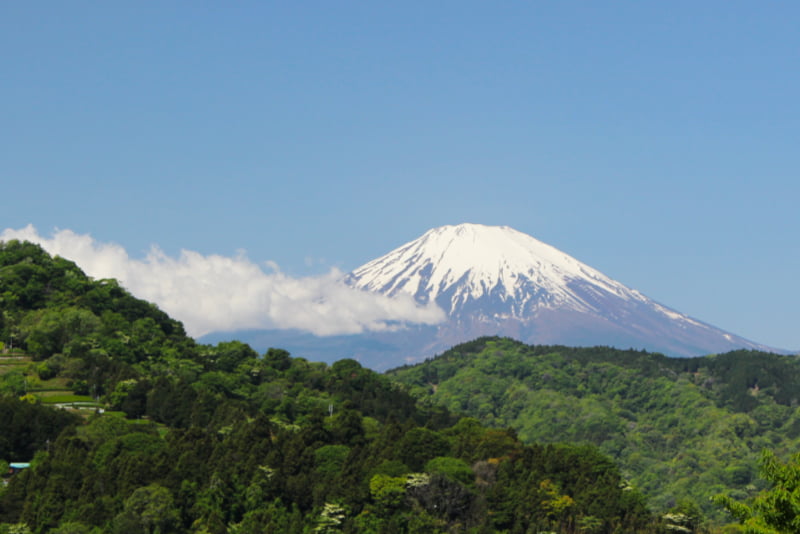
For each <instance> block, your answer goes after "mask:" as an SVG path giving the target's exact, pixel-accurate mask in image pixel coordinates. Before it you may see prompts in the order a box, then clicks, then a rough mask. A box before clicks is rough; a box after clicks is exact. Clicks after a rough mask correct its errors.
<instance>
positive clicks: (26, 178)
mask: <svg viewBox="0 0 800 534" xmlns="http://www.w3.org/2000/svg"><path fill="white" fill-rule="evenodd" d="M798 20H800V6H798V4H796V3H793V2H769V3H763V2H762V3H755V2H736V1H724V2H723V1H707V2H688V1H687V2H682V1H676V2H638V1H636V2H634V1H631V2H588V1H584V2H570V1H564V2H469V1H459V2H399V3H398V2H395V3H392V5H389V3H382V2H370V3H368V2H237V3H235V5H234V7H231V4H230V3H227V4H225V5H223V4H220V3H217V4H212V3H205V2H177V1H176V2H158V3H141V2H139V3H128V4H123V3H117V2H39V3H16V4H11V3H6V4H5V5H3V6H2V7H0V47H2V50H3V51H4V53H3V54H2V55H0V72H2V73H3V75H2V79H3V82H2V83H0V102H2V104H1V105H0V121H2V124H3V125H4V127H3V128H0V173H1V174H0V176H2V192H3V194H2V199H3V208H2V212H0V213H1V214H2V215H0V230H2V229H16V230H19V229H22V228H24V227H25V226H27V225H29V224H32V225H33V226H34V227H35V229H36V230H37V231H38V234H39V235H41V236H44V237H47V238H51V237H52V236H54V235H55V233H54V232H55V231H56V229H61V230H71V231H72V232H74V233H75V234H77V235H81V236H91V238H92V239H93V240H94V243H95V246H100V244H108V245H109V246H110V245H111V244H113V245H114V246H118V247H121V248H123V249H124V250H125V251H126V253H127V260H129V261H139V262H140V263H141V262H144V263H147V262H148V261H150V260H148V259H147V257H148V256H147V255H148V251H150V250H151V247H152V246H157V247H158V248H159V249H160V251H162V252H163V256H164V257H166V258H168V259H169V258H171V259H173V260H175V259H177V258H179V257H180V253H181V250H186V251H192V252H193V253H197V254H199V255H200V257H201V258H209V257H211V256H214V257H215V258H216V257H219V258H233V259H234V261H235V259H236V258H238V259H240V260H241V259H242V257H243V256H242V254H244V255H245V257H246V258H247V260H248V261H249V262H252V263H253V264H256V265H259V266H261V265H263V264H264V262H267V261H271V262H274V263H275V264H277V266H279V268H280V271H281V273H283V276H285V277H286V278H287V279H291V280H298V279H300V280H306V281H308V280H310V278H307V277H313V276H321V277H325V276H328V273H329V271H330V270H331V269H332V268H336V269H339V270H341V271H348V270H350V269H353V268H355V267H357V266H359V265H360V264H362V263H364V262H366V261H368V260H370V259H373V258H374V257H377V256H379V255H381V254H384V253H386V252H388V251H389V250H391V249H393V248H395V247H396V246H398V245H400V244H402V243H405V242H407V241H410V240H412V239H414V238H416V237H418V236H419V235H420V234H422V233H423V232H424V231H426V230H427V229H429V228H432V227H435V226H440V225H444V224H457V223H460V222H476V223H483V224H490V225H495V224H497V225H509V226H512V227H514V228H516V229H517V230H520V231H523V232H525V233H528V234H530V235H533V236H534V237H536V238H538V239H540V240H542V241H545V242H547V243H549V244H551V245H553V246H555V247H557V248H559V249H561V250H563V251H565V252H567V253H569V254H571V255H573V256H575V257H576V258H577V259H579V260H581V261H583V262H585V263H588V264H589V265H591V266H593V267H595V268H597V269H599V270H601V271H603V272H604V273H606V274H608V275H609V276H611V277H613V278H615V279H617V280H619V281H621V282H622V283H624V284H626V285H628V286H630V287H633V288H635V289H638V290H640V291H641V292H643V293H645V294H646V295H648V296H650V297H651V298H654V299H656V300H658V301H660V302H662V303H664V304H666V305H668V306H670V307H673V308H675V309H678V310H680V311H681V312H684V313H687V314H689V315H692V316H694V317H697V318H699V319H701V320H704V321H706V322H709V323H712V324H714V325H716V326H719V327H721V328H723V329H726V330H729V331H732V332H734V333H736V334H739V335H742V336H744V337H747V338H750V339H753V340H755V341H758V342H762V343H765V344H770V345H773V346H777V347H782V348H789V349H798V348H800V330H798V328H797V325H798V323H800V312H798V306H797V302H798V301H800V284H798V283H797V273H798V272H800V247H798V238H797V230H798V229H799V228H800V214H799V212H798V207H797V199H798V198H800V185H799V184H800V181H798V179H797V175H798V171H799V170H800V150H797V148H796V146H797V142H798V133H799V132H800V106H798V104H797V95H798V94H800V68H798V67H799V66H800V62H799V61H798V59H800V34H799V33H798V32H797V27H796V26H797V21H798ZM242 251H243V252H242ZM62 253H64V252H63V249H62ZM64 255H67V254H65V253H64ZM162 260H163V258H162ZM164 261H166V260H164ZM175 261H177V260H175ZM187 261H188V260H187ZM162 263H163V262H162ZM162 266H163V265H162ZM245 270H246V269H245ZM267 270H268V271H269V269H268V268H267ZM159 272H163V270H162V271H159ZM188 273H189V271H187V276H188ZM164 283H165V284H166V283H168V282H166V281H165V282H164ZM132 285H133V286H135V284H132ZM174 298H179V297H178V296H174ZM165 307H166V306H165ZM167 308H168V307H167ZM168 311H170V309H168Z"/></svg>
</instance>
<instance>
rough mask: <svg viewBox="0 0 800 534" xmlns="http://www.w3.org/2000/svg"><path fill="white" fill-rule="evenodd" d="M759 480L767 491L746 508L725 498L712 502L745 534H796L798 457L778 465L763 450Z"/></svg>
mask: <svg viewBox="0 0 800 534" xmlns="http://www.w3.org/2000/svg"><path fill="white" fill-rule="evenodd" d="M761 476H762V477H763V478H764V479H766V480H767V481H768V482H769V483H770V485H771V487H769V488H767V489H765V490H763V491H762V492H760V493H759V494H758V495H756V496H755V497H754V498H753V499H752V502H751V503H750V504H745V503H742V502H738V501H736V500H734V499H732V498H731V497H729V496H727V495H718V496H716V497H715V498H714V500H715V502H717V504H720V505H721V506H723V507H725V509H727V510H728V512H730V514H731V515H732V516H733V517H735V518H736V519H737V520H738V521H739V522H740V523H741V524H742V526H743V527H744V532H745V533H746V534H783V533H786V534H788V533H795V532H800V453H798V454H795V455H794V456H792V458H791V459H790V460H789V461H788V462H786V463H783V462H781V461H780V460H779V459H778V458H777V457H776V456H775V453H773V452H772V451H769V450H764V452H763V453H762V455H761Z"/></svg>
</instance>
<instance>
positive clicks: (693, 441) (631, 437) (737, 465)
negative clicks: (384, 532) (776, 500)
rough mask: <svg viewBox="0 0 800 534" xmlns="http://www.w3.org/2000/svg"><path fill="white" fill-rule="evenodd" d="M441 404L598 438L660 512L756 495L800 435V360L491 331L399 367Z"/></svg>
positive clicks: (548, 436) (713, 510) (527, 426)
mask: <svg viewBox="0 0 800 534" xmlns="http://www.w3.org/2000/svg"><path fill="white" fill-rule="evenodd" d="M389 375H390V376H391V377H392V378H394V379H395V380H398V381H401V382H403V383H404V384H406V385H407V386H408V387H409V388H410V391H411V392H412V394H414V395H415V396H416V397H417V398H419V399H421V400H423V401H425V402H427V403H429V404H430V405H435V406H442V407H445V408H447V409H449V410H452V411H454V412H457V413H464V414H468V415H471V416H473V417H476V418H477V419H478V420H480V421H481V422H483V423H484V424H488V425H491V426H499V427H511V428H514V429H515V430H516V431H517V432H518V434H519V436H520V437H521V438H522V439H523V441H525V442H540V443H541V442H544V443H550V442H571V443H586V444H593V445H596V446H598V447H599V448H600V450H601V451H603V452H604V453H605V454H607V455H608V456H610V457H611V458H612V459H614V461H615V462H617V463H618V465H620V468H621V470H622V473H623V474H624V475H625V477H627V478H629V479H630V481H631V483H632V484H633V485H634V486H635V487H637V488H638V489H640V490H641V491H643V492H644V493H645V494H646V495H647V496H648V497H649V501H650V503H651V505H652V506H653V507H654V508H655V509H657V510H666V509H668V508H670V507H671V506H674V505H675V504H676V503H678V502H680V501H682V500H686V499H689V500H691V501H692V502H695V503H697V504H698V505H699V506H701V507H702V508H703V509H704V510H705V512H706V513H708V514H711V515H713V516H715V517H717V518H718V519H724V517H725V516H724V515H723V514H722V513H721V511H719V509H718V507H716V506H714V504H713V503H711V502H710V501H709V498H710V497H711V496H713V495H714V494H716V493H718V492H720V491H722V490H723V489H724V488H734V489H735V493H734V494H735V495H736V496H738V497H739V498H744V497H747V496H749V495H753V494H754V493H755V492H757V491H758V490H759V489H760V488H761V485H762V482H760V481H759V480H758V458H759V456H760V454H761V451H762V450H763V449H765V448H770V449H774V450H776V451H777V452H778V453H779V454H780V455H782V456H786V455H788V454H789V453H792V452H794V451H796V450H798V449H797V447H798V445H799V444H800V441H798V440H799V439H800V412H798V408H797V404H798V400H800V363H799V362H798V360H797V358H796V357H791V356H779V355H775V354H767V353H760V352H752V351H736V352H731V353H727V354H719V355H713V356H706V357H701V358H668V357H665V356H662V355H660V354H649V353H646V352H644V351H633V350H617V349H612V348H609V347H593V348H570V347H561V346H529V345H525V344H522V343H519V342H517V341H513V340H510V339H504V338H503V339H501V338H481V339H478V340H476V341H474V342H471V343H467V344H463V345H459V346H457V347H454V348H453V349H451V350H449V351H447V352H445V353H444V354H442V355H441V356H439V357H437V358H435V359H432V360H429V361H428V362H425V363H424V364H421V365H418V366H415V367H406V368H400V369H396V370H394V371H390V372H389Z"/></svg>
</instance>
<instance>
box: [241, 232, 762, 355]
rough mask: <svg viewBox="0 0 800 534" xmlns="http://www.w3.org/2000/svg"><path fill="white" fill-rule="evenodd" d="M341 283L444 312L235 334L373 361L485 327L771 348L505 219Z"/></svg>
mask: <svg viewBox="0 0 800 534" xmlns="http://www.w3.org/2000/svg"><path fill="white" fill-rule="evenodd" d="M345 283H347V284H349V285H351V286H352V287H354V288H357V289H360V290H362V291H368V292H375V293H380V294H382V295H386V296H389V297H397V296H400V295H403V294H405V295H410V296H411V297H413V298H414V299H415V300H416V302H417V303H418V304H419V305H421V306H425V305H430V304H431V303H435V304H436V305H438V306H439V307H440V308H441V309H442V310H444V312H445V313H446V315H447V319H446V320H445V321H444V322H442V323H440V324H437V325H432V326H431V325H399V326H398V327H397V328H396V329H395V330H394V331H383V332H366V333H363V334H356V335H344V336H329V337H318V336H314V335H312V334H309V333H304V332H299V331H276V330H271V331H257V332H256V331H251V332H238V333H237V335H238V338H239V339H241V340H242V341H246V342H248V343H250V344H251V345H253V347H254V348H256V349H265V348H266V347H267V346H278V347H282V348H285V349H287V350H289V351H290V352H292V353H293V354H294V355H295V356H302V357H305V358H308V359H313V360H326V361H332V360H336V359H341V358H347V357H350V358H356V359H358V360H360V361H361V362H362V363H363V364H364V365H366V366H368V367H373V368H375V369H379V370H383V369H386V368H389V367H394V366H398V365H402V364H405V363H413V362H417V361H422V360H424V359H425V358H428V357H431V356H433V355H435V354H436V353H439V352H442V351H443V350H446V349H448V348H450V347H452V346H453V345H456V344H458V343H461V342H464V341H469V340H472V339H475V338H477V337H480V336H484V335H500V336H508V337H512V338H515V339H518V340H520V341H523V342H525V343H535V344H561V345H571V346H589V345H610V346H616V347H619V348H629V347H632V348H637V349H639V348H641V349H647V350H650V351H657V352H663V353H665V354H668V355H672V356H698V355H702V354H709V353H716V352H724V351H729V350H734V349H740V348H746V349H755V350H763V351H775V349H772V348H770V347H766V346H764V345H760V344H758V343H754V342H752V341H748V340H746V339H743V338H741V337H738V336H735V335H733V334H730V333H728V332H725V331H722V330H720V329H718V328H716V327H714V326H711V325H709V324H706V323H703V322H701V321H698V320H696V319H693V318H691V317H688V316H686V315H684V314H682V313H680V312H678V311H675V310H673V309H670V308H668V307H666V306H663V305H661V304H659V303H657V302H654V301H653V300H651V299H649V298H648V297H646V296H645V295H643V294H641V293H639V292H638V291H636V290H634V289H630V288H628V287H626V286H624V285H623V284H621V283H619V282H617V281H615V280H613V279H611V278H609V277H608V276H606V275H605V274H603V273H601V272H599V271H597V270H596V269H593V268H592V267H589V266H588V265H585V264H583V263H581V262H580V261H578V260H576V259H575V258H573V257H571V256H569V255H567V254H565V253H564V252H561V251H559V250H558V249H556V248H554V247H552V246H550V245H547V244H545V243H542V242H541V241H538V240H536V239H535V238H533V237H531V236H529V235H526V234H523V233H521V232H518V231H516V230H514V229H512V228H509V227H506V226H484V225H479V224H459V225H455V226H443V227H440V228H434V229H432V230H429V231H428V232H426V233H425V234H424V235H422V236H421V237H419V238H418V239H416V240H414V241H411V242H409V243H406V244H405V245H402V246H401V247H399V248H397V249H395V250H393V251H391V252H389V253H388V254H386V255H384V256H381V257H380V258H377V259H374V260H372V261H370V262H368V263H366V264H365V265H362V266H361V267H359V268H357V269H355V270H354V271H352V272H351V273H350V274H348V275H347V276H346V278H345Z"/></svg>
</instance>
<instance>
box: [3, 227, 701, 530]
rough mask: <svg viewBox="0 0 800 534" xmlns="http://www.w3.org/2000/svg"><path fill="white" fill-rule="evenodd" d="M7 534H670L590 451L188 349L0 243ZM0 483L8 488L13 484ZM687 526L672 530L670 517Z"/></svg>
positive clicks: (341, 373)
mask: <svg viewBox="0 0 800 534" xmlns="http://www.w3.org/2000/svg"><path fill="white" fill-rule="evenodd" d="M0 298H2V312H3V313H2V324H1V325H0V341H2V343H3V346H2V347H0V352H1V353H0V471H3V472H5V471H7V468H8V467H9V466H8V464H9V463H12V462H13V463H16V462H25V463H30V467H29V468H22V469H21V470H20V468H19V467H17V468H16V473H15V474H13V476H10V477H9V476H8V475H6V476H5V477H4V480H3V484H0V533H2V534H6V533H10V532H14V533H31V532H32V533H36V534H68V533H69V534H87V533H92V534H99V533H106V532H111V533H119V534H122V533H125V534H129V533H140V532H141V533H155V532H158V533H161V534H166V533H189V532H192V533H214V534H222V533H226V532H230V533H236V534H247V533H262V532H280V533H289V534H292V533H309V532H376V533H381V532H386V533H395V532H396V533H403V532H409V533H410V532H419V533H437V532H441V533H444V532H475V533H490V532H528V531H554V532H565V533H573V532H595V533H611V532H662V531H664V529H665V528H667V527H668V526H670V525H672V526H674V525H679V526H683V525H692V522H693V521H696V520H697V516H696V514H693V513H692V509H691V507H688V508H687V507H686V506H683V507H682V508H680V509H679V511H682V512H686V513H683V514H678V515H674V514H673V515H672V516H669V517H667V518H661V517H657V516H653V515H651V513H650V512H649V510H648V509H647V506H646V503H645V501H644V500H643V498H642V497H641V495H640V494H639V493H638V492H636V491H634V490H631V489H630V488H629V487H627V486H626V484H625V483H624V480H623V479H622V477H621V476H620V474H619V472H618V470H617V467H616V466H615V465H614V463H613V462H612V461H611V460H609V459H608V458H607V457H605V456H603V455H602V454H600V453H599V452H598V450H597V449H596V448H594V447H591V446H578V445H558V446H555V445H537V444H527V445H526V444H523V443H522V442H521V441H520V440H519V439H518V438H517V436H516V434H515V433H514V432H513V431H510V430H497V429H491V428H488V427H486V426H482V425H481V424H480V423H478V422H477V421H476V420H474V419H469V418H459V417H456V416H454V415H452V414H451V412H449V411H448V410H446V409H444V408H439V407H434V406H420V405H419V404H417V403H416V402H415V400H414V399H413V398H412V397H411V396H410V395H409V394H408V393H407V392H405V390H404V389H403V388H401V387H399V386H398V385H397V384H396V383H393V382H391V381H390V380H389V378H387V377H385V376H383V375H379V374H376V373H374V372H372V371H370V370H367V369H364V368H362V367H361V366H360V365H359V364H358V363H357V362H355V361H353V360H347V359H345V360H341V361H339V362H337V363H335V364H333V365H331V366H328V365H326V364H324V363H313V362H308V361H306V360H303V359H298V358H292V357H291V356H290V355H289V354H288V353H287V352H286V351H283V350H280V349H270V350H268V351H267V352H266V353H265V354H262V355H259V354H256V353H255V352H254V351H253V350H252V349H251V348H250V347H248V346H247V345H245V344H242V343H239V342H236V341H231V342H226V343H219V344H218V345H216V346H205V345H198V344H197V343H195V342H194V341H193V340H192V339H190V338H188V337H186V335H185V334H184V331H183V328H182V327H181V325H180V323H178V322H177V321H175V320H173V319H171V318H169V317H168V316H167V315H166V314H164V313H163V312H161V311H160V310H158V309H157V308H156V307H155V306H153V305H151V304H148V303H146V302H143V301H141V300H138V299H136V298H134V297H132V296H131V295H130V294H129V293H127V292H126V291H125V290H124V289H123V288H121V287H120V286H119V285H118V284H117V283H116V282H114V281H111V280H99V281H95V280H91V279H89V278H87V277H86V276H85V275H84V274H83V273H82V272H81V271H80V269H78V268H77V267H76V266H75V265H74V264H73V263H71V262H68V261H66V260H63V259H61V258H51V257H50V256H48V255H47V254H45V253H44V252H43V251H42V250H41V249H40V248H39V247H37V246H35V245H31V244H29V243H20V242H16V241H10V242H6V243H0ZM6 482H7V485H6ZM676 517H677V518H678V519H675V518H676Z"/></svg>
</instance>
